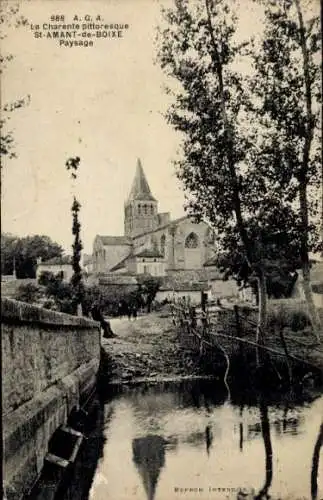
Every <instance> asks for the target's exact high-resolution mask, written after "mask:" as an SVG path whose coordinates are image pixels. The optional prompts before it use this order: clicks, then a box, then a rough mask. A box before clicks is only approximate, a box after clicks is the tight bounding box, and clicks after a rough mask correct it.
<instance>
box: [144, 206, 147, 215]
mask: <svg viewBox="0 0 323 500" xmlns="http://www.w3.org/2000/svg"><path fill="white" fill-rule="evenodd" d="M144 214H145V215H147V205H144Z"/></svg>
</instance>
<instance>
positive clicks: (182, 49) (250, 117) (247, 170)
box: [158, 0, 317, 329]
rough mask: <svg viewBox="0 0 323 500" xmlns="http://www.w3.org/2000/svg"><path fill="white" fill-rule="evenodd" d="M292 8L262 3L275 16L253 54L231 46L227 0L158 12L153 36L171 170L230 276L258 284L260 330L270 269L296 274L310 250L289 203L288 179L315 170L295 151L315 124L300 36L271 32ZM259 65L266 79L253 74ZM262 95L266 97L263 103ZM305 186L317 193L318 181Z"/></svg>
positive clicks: (246, 44) (181, 3) (181, 2)
mask: <svg viewBox="0 0 323 500" xmlns="http://www.w3.org/2000/svg"><path fill="white" fill-rule="evenodd" d="M292 3H293V2H292V1H291V0H290V1H287V2H286V1H284V2H280V1H278V2H265V4H266V6H268V9H267V11H268V10H270V11H272V16H271V17H270V16H269V17H268V15H267V20H268V26H269V27H268V29H269V31H268V32H265V33H264V38H263V45H262V47H261V50H260V55H259V56H258V55H255V54H256V51H255V48H254V47H253V46H252V44H251V43H250V40H249V41H243V42H241V41H239V42H238V41H237V37H236V31H237V22H238V18H237V15H236V13H235V12H234V11H233V7H234V4H233V3H232V2H228V1H225V0H223V1H222V0H221V1H219V0H214V1H211V0H199V1H197V2H194V3H193V2H192V3H190V2H188V1H187V0H176V1H175V6H174V8H170V9H164V11H163V12H164V20H165V27H162V28H161V29H160V30H159V35H158V43H159V52H158V58H159V62H160V64H161V67H162V68H163V69H164V71H165V72H166V73H167V75H168V76H170V77H173V79H174V80H175V83H174V85H173V86H171V87H169V88H168V89H167V91H168V93H169V94H170V95H171V97H172V99H173V102H172V104H171V106H170V107H169V110H168V113H167V116H166V117H167V120H168V122H169V123H170V124H171V125H173V127H174V128H175V129H176V130H177V131H179V132H180V133H181V134H182V137H183V146H182V153H183V154H182V159H180V160H178V161H177V162H176V168H177V175H178V177H179V179H180V180H181V181H182V183H183V185H184V188H185V190H186V193H187V208H188V210H189V211H190V212H191V213H193V214H194V215H195V216H196V217H197V218H198V219H201V218H202V217H204V218H206V219H207V220H208V221H209V222H210V223H211V224H212V225H213V226H214V227H215V228H216V230H217V232H218V237H219V240H220V241H221V244H222V247H223V249H224V253H225V254H226V256H225V261H224V262H223V267H225V268H226V269H227V271H228V273H229V274H231V275H237V276H238V277H239V278H241V279H242V281H243V282H247V281H248V280H257V283H258V285H259V286H258V289H259V292H260V296H261V297H262V300H261V307H260V316H259V321H260V322H259V327H261V328H262V329H263V327H264V326H265V323H266V321H265V319H266V282H267V277H268V275H270V273H271V269H272V267H273V265H275V262H277V261H281V262H282V263H283V265H284V266H285V265H286V264H287V263H290V264H291V266H290V267H291V271H294V270H296V268H297V266H298V264H299V257H300V258H301V259H304V252H305V254H306V253H307V252H308V250H309V245H311V244H312V243H313V242H312V241H311V239H310V238H308V233H309V232H311V236H313V237H315V234H314V231H313V226H311V225H310V224H309V223H308V222H307V223H305V222H304V214H303V213H302V212H301V211H299V212H296V211H295V209H294V204H293V202H294V200H295V182H294V181H293V178H294V180H295V176H296V179H297V175H301V178H302V182H304V172H305V180H306V181H307V182H309V180H310V179H311V176H312V175H313V173H314V171H317V167H314V163H315V158H313V161H314V163H313V161H312V160H310V159H309V158H307V160H308V161H307V165H306V168H305V160H306V158H305V157H304V151H302V150H301V146H302V145H303V144H304V138H303V136H301V134H302V133H304V127H305V130H307V131H308V133H309V130H312V131H313V123H314V122H313V119H312V118H311V121H310V122H308V113H306V112H305V121H304V120H303V118H304V112H303V108H304V90H303V86H304V78H303V75H302V71H303V69H302V53H301V52H298V53H297V54H294V53H293V54H292V53H291V50H292V49H291V42H292V41H293V38H295V39H299V38H301V36H300V34H302V33H301V32H302V29H300V28H299V27H295V25H293V27H294V31H293V30H289V28H288V27H287V28H284V29H285V35H286V40H285V41H286V44H284V42H280V41H279V40H280V38H279V37H280V32H279V29H278V28H277V25H275V22H276V20H277V18H278V17H279V15H280V14H279V15H278V14H277V11H279V12H281V11H283V10H284V9H285V7H286V9H287V10H288V9H289V7H290V5H291V4H292ZM295 3H296V4H297V3H298V0H295ZM267 11H266V12H267ZM277 16H278V17H277ZM284 22H285V23H286V22H287V21H286V18H285V19H284ZM287 24H288V23H287ZM314 25H315V23H314V24H313V26H314ZM313 26H312V27H313ZM281 28H282V29H283V23H281ZM270 30H271V32H272V37H271V38H270V35H269V32H270ZM295 30H296V32H295ZM273 37H274V38H275V40H274V42H273ZM297 37H298V38H297ZM314 39H315V40H316V44H317V37H315V36H314ZM314 39H313V40H314ZM313 47H314V49H315V43H314V42H313ZM267 49H268V50H267ZM314 49H313V50H314ZM266 50H267V54H266ZM284 57H285V58H286V61H284V60H283V58H284ZM295 57H296V59H295ZM288 58H290V59H293V64H294V69H295V72H294V74H293V75H291V76H290V75H288V78H286V75H285V63H286V64H287V67H288V64H289V60H288ZM261 61H262V63H261ZM241 62H244V63H245V64H246V65H247V66H249V68H250V69H254V71H255V73H256V76H255V78H252V77H250V76H247V74H246V73H243V72H242V71H240V70H239V68H241ZM239 63H240V65H239ZM252 64H253V65H254V66H252ZM261 64H263V65H262V69H263V73H261V72H260V71H259V68H258V67H260V66H261ZM309 65H310V70H309V71H310V73H311V72H312V73H311V75H312V76H311V75H310V78H311V77H313V78H316V74H317V67H315V65H314V64H312V61H311V62H310V63H309ZM275 72H276V75H274V77H272V75H273V74H275ZM287 74H288V71H287ZM289 76H290V78H289ZM292 76H293V77H294V79H296V80H295V81H296V84H295V85H296V87H297V89H298V88H300V87H302V95H301V94H300V93H298V90H297V91H295V88H294V87H293V81H292ZM268 79H269V80H270V81H269V85H268V84H267V81H268ZM276 80H277V81H276ZM278 80H279V83H277V82H278ZM257 82H258V84H257ZM276 84H277V85H276ZM275 85H276V87H275ZM268 88H269V89H270V91H271V95H269V91H268V92H267V89H268ZM277 89H278V91H276V90H277ZM283 89H284V91H283ZM313 89H314V86H313ZM313 89H312V90H313ZM313 91H314V90H313ZM261 92H262V93H263V94H266V92H267V93H268V95H266V99H262V98H261ZM275 92H276V94H275ZM310 92H311V89H310ZM272 102H274V103H275V105H274V107H272V105H271V104H272ZM275 113H276V115H275ZM300 118H301V121H300V122H299V119H300ZM275 120H276V123H277V126H276V127H274V128H273V127H272V123H271V122H272V121H275ZM280 123H284V125H283V126H281V125H279V124H280ZM285 124H286V127H285ZM284 127H285V130H284ZM288 127H289V128H290V129H291V130H290V131H288ZM293 127H294V129H295V130H296V131H297V132H296V133H295V132H294V129H293ZM302 130H303V132H302ZM305 142H306V141H305ZM297 148H300V150H301V151H298V150H297ZM295 151H297V154H298V156H299V158H300V159H301V165H300V164H299V160H297V159H295ZM307 153H308V151H307ZM296 160H297V161H298V165H299V167H298V170H297V168H296V170H295V162H296ZM313 179H314V177H313V178H312V181H313ZM299 180H300V179H299ZM311 185H312V187H313V188H314V185H315V183H314V182H312V184H311ZM303 198H304V193H303ZM305 199H306V193H305ZM305 239H306V244H305V243H304V241H305ZM313 239H315V238H313ZM304 248H305V251H304ZM291 255H292V256H293V258H292V259H291V257H290V256H291Z"/></svg>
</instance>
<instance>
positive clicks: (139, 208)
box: [138, 205, 141, 214]
mask: <svg viewBox="0 0 323 500" xmlns="http://www.w3.org/2000/svg"><path fill="white" fill-rule="evenodd" d="M138 214H141V205H138Z"/></svg>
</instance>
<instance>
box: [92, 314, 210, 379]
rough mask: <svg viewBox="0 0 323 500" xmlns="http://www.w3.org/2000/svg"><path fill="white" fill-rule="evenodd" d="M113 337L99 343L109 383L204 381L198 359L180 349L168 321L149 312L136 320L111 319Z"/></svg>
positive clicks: (176, 337)
mask: <svg viewBox="0 0 323 500" xmlns="http://www.w3.org/2000/svg"><path fill="white" fill-rule="evenodd" d="M110 326H111V330H112V331H113V333H114V334H115V337H113V338H111V339H105V338H103V339H102V350H103V357H104V365H105V368H104V371H105V375H107V373H106V372H107V371H108V372H109V383H113V384H116V383H122V382H127V383H140V382H144V381H147V380H149V381H151V382H153V381H161V380H165V381H169V380H180V379H185V378H190V379H191V378H201V377H203V378H205V373H204V372H203V370H202V368H201V366H200V364H199V360H198V356H197V355H195V356H194V355H193V353H192V352H191V350H189V349H185V348H183V346H182V345H181V344H180V341H179V339H178V335H177V332H176V329H175V328H174V325H173V323H172V319H171V317H170V316H169V315H168V314H167V313H165V312H160V313H157V312H152V313H150V314H149V315H148V314H147V315H143V316H138V318H137V319H135V320H134V319H132V320H130V321H129V320H128V319H127V318H121V319H119V318H113V319H111V320H110Z"/></svg>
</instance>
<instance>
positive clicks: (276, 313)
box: [267, 301, 311, 332]
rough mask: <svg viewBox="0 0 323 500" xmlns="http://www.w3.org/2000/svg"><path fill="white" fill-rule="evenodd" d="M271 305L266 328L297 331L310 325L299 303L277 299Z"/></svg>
mask: <svg viewBox="0 0 323 500" xmlns="http://www.w3.org/2000/svg"><path fill="white" fill-rule="evenodd" d="M271 306H272V307H269V311H268V323H267V326H268V328H270V329H272V330H274V331H280V330H283V329H284V328H290V329H291V330H292V331H294V332H297V331H300V330H304V329H305V328H307V327H309V326H311V322H310V319H309V316H308V314H307V312H306V310H305V308H302V305H301V304H300V303H298V302H295V301H293V302H291V301H288V302H287V301H286V302H283V301H279V302H278V303H277V304H273V303H272V304H271Z"/></svg>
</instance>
